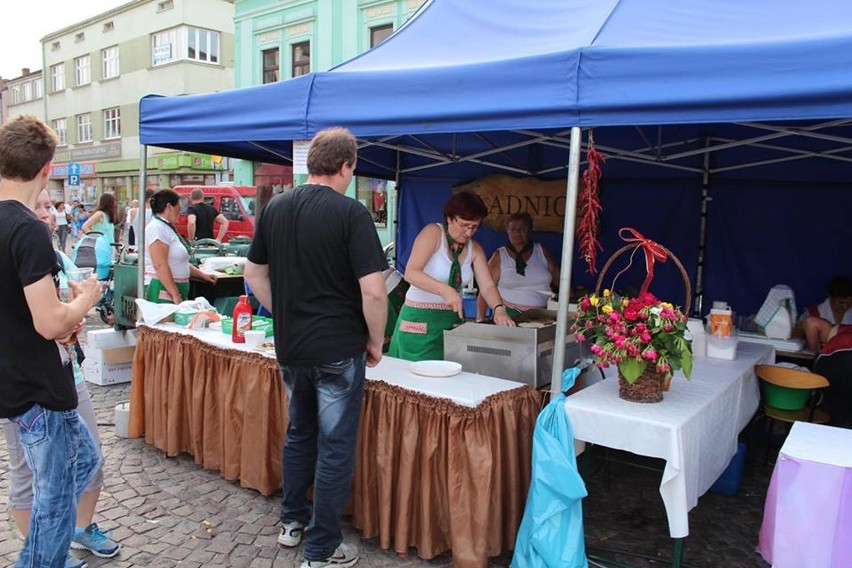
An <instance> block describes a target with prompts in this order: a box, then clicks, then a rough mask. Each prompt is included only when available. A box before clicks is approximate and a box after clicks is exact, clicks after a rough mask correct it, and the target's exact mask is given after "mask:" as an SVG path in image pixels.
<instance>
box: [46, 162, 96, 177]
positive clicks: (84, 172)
mask: <svg viewBox="0 0 852 568" xmlns="http://www.w3.org/2000/svg"><path fill="white" fill-rule="evenodd" d="M76 163H77V165H78V166H79V167H80V169H79V171H78V172H77V173H76V175H77V176H79V177H92V176H94V175H95V164H97V162H76ZM68 166H69V164H52V165H51V166H50V177H52V178H67V177H68V176H69V175H72V174H73V173H74V172H69V171H68Z"/></svg>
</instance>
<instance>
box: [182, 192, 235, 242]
mask: <svg viewBox="0 0 852 568" xmlns="http://www.w3.org/2000/svg"><path fill="white" fill-rule="evenodd" d="M214 221H215V222H217V223H219V234H218V235H217V236H216V240H217V241H219V242H222V239H224V238H225V234H226V233H227V232H228V224H229V223H230V221H228V219H227V218H226V217H225V216H224V215H222V214H221V213H219V212H218V211H216V208H215V207H213V206H212V205H210V204H209V203H205V202H204V192H203V191H201V189H199V188H197V187H196V188H195V189H193V190H192V192H191V193H190V194H189V207H188V208H187V210H186V233H187V235H188V236H189V240H191V241H194V240H195V239H212V238H213V222H214Z"/></svg>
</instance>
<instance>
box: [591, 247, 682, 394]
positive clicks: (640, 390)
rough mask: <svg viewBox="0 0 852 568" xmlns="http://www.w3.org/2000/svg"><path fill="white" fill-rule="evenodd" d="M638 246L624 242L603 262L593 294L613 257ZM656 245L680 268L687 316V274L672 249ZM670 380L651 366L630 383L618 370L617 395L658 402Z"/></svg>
mask: <svg viewBox="0 0 852 568" xmlns="http://www.w3.org/2000/svg"><path fill="white" fill-rule="evenodd" d="M640 246H642V243H630V244H626V245H624V246H623V247H621V248H620V249H618V250H617V251H615V253H613V255H612V256H611V257H609V260H607V261H606V264H604V266H603V268H601V273H600V274H599V275H598V281H597V284H595V294H600V293H601V286H602V285H603V282H604V276H605V275H606V272H607V270H609V268H610V267H611V266H612V263H613V262H614V261H615V259H616V258H618V257H619V256H621V255H622V254H624V253H625V252H628V251H632V250H634V249H636V248H637V247H640ZM658 246H659V247H660V248H661V249H663V250H664V251H665V252H666V254H667V255H668V257H669V258H671V259H672V262H674V263H675V266H677V268H678V270H680V275H681V276H682V277H683V285H684V287H685V288H686V301H685V302H684V304H683V313H684V314H686V315H687V316H688V315H689V308H690V306H691V305H692V285H691V284H690V282H689V275H688V274H687V273H686V269H685V268H684V267H683V263H681V261H680V259H679V258H678V257H676V256H675V255H674V253H673V252H672V251H670V250H669V249H667V248H666V247H664V246H663V245H659V244H658ZM670 382H671V378H669V379H668V380H666V379H664V378H663V375H662V373H658V372H657V371H656V369H654V368H653V367H651V366H649V367H647V368H646V369H645V372H643V373H642V374H641V375H640V376H639V378H638V379H636V381H635V382H634V383H633V384H632V385H631V384H630V383H628V382H627V380H626V379H625V378H624V377H623V376H621V371H619V372H618V396H619V397H620V398H623V399H624V400H629V401H631V402H660V401H661V400H663V391H667V390H669V383H670Z"/></svg>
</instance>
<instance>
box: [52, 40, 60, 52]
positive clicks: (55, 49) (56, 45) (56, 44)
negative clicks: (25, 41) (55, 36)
mask: <svg viewBox="0 0 852 568" xmlns="http://www.w3.org/2000/svg"><path fill="white" fill-rule="evenodd" d="M60 47H62V44H61V43H59V42H58V41H54V42H53V43H51V44H50V51H59V48H60Z"/></svg>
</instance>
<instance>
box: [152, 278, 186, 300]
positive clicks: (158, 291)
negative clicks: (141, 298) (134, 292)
mask: <svg viewBox="0 0 852 568" xmlns="http://www.w3.org/2000/svg"><path fill="white" fill-rule="evenodd" d="M175 286H177V289H178V292H180V297H181V299H183V300H188V299H189V282H175ZM145 299H146V300H148V301H149V302H154V303H155V304H171V303H173V302H172V298H171V296H169V293H168V292H167V291H166V289H165V287H163V283H162V282H160V281H159V280H158V279H157V278H153V279H152V280H151V283H150V284H148V285H147V286H145Z"/></svg>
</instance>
